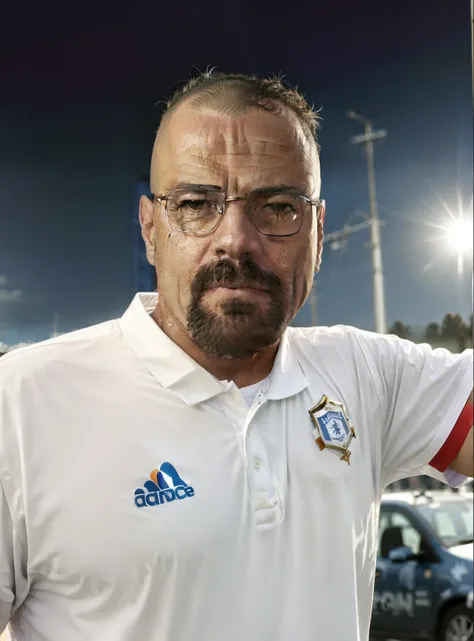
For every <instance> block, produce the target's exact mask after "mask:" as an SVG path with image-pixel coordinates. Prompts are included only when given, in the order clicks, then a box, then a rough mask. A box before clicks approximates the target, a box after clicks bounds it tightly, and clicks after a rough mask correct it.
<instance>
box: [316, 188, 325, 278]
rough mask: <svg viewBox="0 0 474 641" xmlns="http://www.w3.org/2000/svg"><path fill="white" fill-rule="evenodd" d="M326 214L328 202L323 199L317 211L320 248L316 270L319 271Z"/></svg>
mask: <svg viewBox="0 0 474 641" xmlns="http://www.w3.org/2000/svg"><path fill="white" fill-rule="evenodd" d="M325 215H326V202H325V201H324V200H321V202H320V204H319V206H318V210H317V212H316V224H317V230H318V249H317V255H316V271H317V272H319V268H320V267H321V260H322V255H323V240H324V217H325Z"/></svg>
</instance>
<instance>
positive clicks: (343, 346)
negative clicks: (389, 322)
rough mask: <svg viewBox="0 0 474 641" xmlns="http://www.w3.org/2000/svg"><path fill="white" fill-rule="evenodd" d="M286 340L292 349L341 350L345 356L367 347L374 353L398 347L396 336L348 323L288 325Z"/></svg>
mask: <svg viewBox="0 0 474 641" xmlns="http://www.w3.org/2000/svg"><path fill="white" fill-rule="evenodd" d="M287 336H288V340H289V342H290V344H291V346H292V348H293V350H307V349H310V350H311V349H314V350H317V351H320V350H325V349H330V350H332V351H338V350H342V351H343V352H344V353H345V354H346V356H350V355H351V354H352V355H354V354H355V353H356V352H359V351H361V350H362V351H364V350H366V349H369V350H370V351H373V352H374V353H377V352H384V351H387V350H388V351H390V350H394V349H395V350H396V349H398V342H399V341H400V339H399V338H398V337H397V336H391V335H382V334H376V333H375V332H370V331H367V330H363V329H358V328H357V327H352V326H350V325H333V326H331V327H290V328H288V330H287Z"/></svg>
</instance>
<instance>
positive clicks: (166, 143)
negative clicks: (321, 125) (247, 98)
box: [151, 108, 320, 196]
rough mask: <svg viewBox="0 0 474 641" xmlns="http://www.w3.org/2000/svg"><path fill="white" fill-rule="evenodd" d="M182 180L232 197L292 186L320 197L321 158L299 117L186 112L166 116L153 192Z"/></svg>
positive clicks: (153, 173)
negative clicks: (264, 188)
mask: <svg viewBox="0 0 474 641" xmlns="http://www.w3.org/2000/svg"><path fill="white" fill-rule="evenodd" d="M180 182H192V183H205V184H213V185H218V186H220V187H222V188H224V189H226V190H227V191H229V193H230V192H231V191H232V193H237V192H238V193H243V192H245V191H248V190H250V189H253V188H255V187H262V186H270V185H275V184H288V185H291V186H295V187H298V188H299V189H301V190H303V191H305V192H306V193H308V194H309V195H311V196H313V195H319V183H320V174H319V159H318V155H317V150H316V145H315V143H314V142H313V141H311V140H309V138H308V136H307V135H306V133H305V131H304V130H303V127H302V125H301V124H300V123H299V121H298V119H297V118H296V116H294V115H293V114H291V113H281V114H273V113H268V112H265V111H263V110H260V109H252V110H250V111H248V112H247V113H246V114H243V115H240V116H239V117H233V116H226V115H221V114H218V113H216V112H213V111H210V110H204V109H202V110H196V109H191V108H183V109H182V110H177V111H176V112H175V113H173V114H172V115H170V117H169V118H165V120H164V122H163V124H162V127H160V130H159V132H158V135H157V138H156V141H155V147H154V150H153V160H152V168H151V183H152V189H153V190H160V191H161V193H164V192H165V191H167V190H170V189H172V188H173V186H174V185H176V184H177V183H180Z"/></svg>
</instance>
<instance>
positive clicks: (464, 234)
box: [446, 218, 473, 254]
mask: <svg viewBox="0 0 474 641" xmlns="http://www.w3.org/2000/svg"><path fill="white" fill-rule="evenodd" d="M472 234H473V226H472V218H471V219H470V220H468V219H466V218H459V219H457V220H453V221H452V222H451V223H450V224H449V225H448V226H447V228H446V240H447V242H448V244H449V245H450V247H452V248H453V249H455V250H456V251H457V252H459V253H460V254H466V253H468V252H472V246H473V240H472Z"/></svg>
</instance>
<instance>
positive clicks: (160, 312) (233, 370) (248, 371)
mask: <svg viewBox="0 0 474 641" xmlns="http://www.w3.org/2000/svg"><path fill="white" fill-rule="evenodd" d="M151 316H152V318H153V320H154V321H155V322H156V323H157V324H158V325H159V327H160V328H161V329H162V331H163V332H164V333H165V334H166V335H167V336H168V337H169V338H170V339H171V340H172V341H173V342H174V343H176V345H178V347H180V348H181V349H182V350H183V351H184V352H186V354H188V356H190V357H191V358H192V359H193V360H195V361H196V362H197V363H198V364H199V365H201V367H203V368H204V369H205V370H207V371H208V372H209V373H210V374H212V375H213V376H215V377H216V378H217V379H218V380H220V381H222V380H228V381H234V383H235V384H236V385H237V387H247V386H248V385H253V384H254V383H258V382H259V381H262V380H263V379H264V378H266V377H267V376H268V375H269V374H270V372H271V371H272V367H273V363H274V362H275V358H276V354H277V351H278V346H279V343H280V341H277V342H276V343H274V344H273V345H270V346H268V347H266V348H265V349H263V350H261V351H259V352H256V353H255V354H252V355H250V356H248V357H245V358H232V359H225V358H218V357H216V356H209V355H208V354H205V353H204V352H201V350H200V349H199V348H198V347H197V345H196V344H195V343H194V342H193V341H192V340H191V338H190V336H189V334H188V332H187V331H186V328H185V327H183V325H182V323H180V322H179V321H178V320H177V319H176V318H175V317H174V316H171V315H170V314H168V313H167V311H166V309H163V308H162V307H161V305H160V301H158V305H157V307H156V309H155V310H154V312H153V313H152V314H151Z"/></svg>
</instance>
